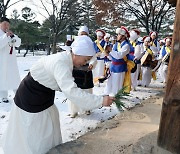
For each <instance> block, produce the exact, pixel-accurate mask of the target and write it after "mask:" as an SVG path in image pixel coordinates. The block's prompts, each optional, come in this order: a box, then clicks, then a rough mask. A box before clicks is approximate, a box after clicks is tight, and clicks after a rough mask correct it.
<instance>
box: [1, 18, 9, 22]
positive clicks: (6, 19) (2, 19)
mask: <svg viewBox="0 0 180 154" xmlns="http://www.w3.org/2000/svg"><path fill="white" fill-rule="evenodd" d="M3 21H7V22H9V23H10V20H9V19H8V18H6V17H1V19H0V22H3Z"/></svg>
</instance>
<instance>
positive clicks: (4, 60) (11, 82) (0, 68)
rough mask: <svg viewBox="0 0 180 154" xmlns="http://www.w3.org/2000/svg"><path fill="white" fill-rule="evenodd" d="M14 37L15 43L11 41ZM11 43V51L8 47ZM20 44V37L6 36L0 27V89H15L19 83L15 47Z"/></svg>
mask: <svg viewBox="0 0 180 154" xmlns="http://www.w3.org/2000/svg"><path fill="white" fill-rule="evenodd" d="M12 39H15V40H16V42H15V43H13V44H12V43H11V41H12ZM12 45H13V52H12V54H10V49H11V47H10V46H12ZM20 45H21V39H20V38H19V37H18V36H17V35H14V37H13V38H11V37H10V36H7V35H6V33H5V32H4V31H2V30H1V29H0V91H6V90H16V89H17V88H18V86H19V84H20V75H19V70H18V66H17V59H16V52H15V47H19V46H20Z"/></svg>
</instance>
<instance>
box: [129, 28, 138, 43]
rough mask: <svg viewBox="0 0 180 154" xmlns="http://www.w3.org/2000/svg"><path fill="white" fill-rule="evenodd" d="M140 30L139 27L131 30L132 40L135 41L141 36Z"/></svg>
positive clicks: (130, 38)
mask: <svg viewBox="0 0 180 154" xmlns="http://www.w3.org/2000/svg"><path fill="white" fill-rule="evenodd" d="M139 34H140V31H139V30H137V29H133V30H131V31H130V37H129V40H130V41H135V40H136V39H137V38H138V37H139Z"/></svg>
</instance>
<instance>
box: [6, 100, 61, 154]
mask: <svg viewBox="0 0 180 154" xmlns="http://www.w3.org/2000/svg"><path fill="white" fill-rule="evenodd" d="M3 142H4V143H3V145H2V146H3V150H4V154H45V153H46V152H47V151H48V150H50V149H51V148H52V147H55V146H56V145H58V144H60V143H61V142H62V139H61V131H60V122H59V112H58V110H57V108H56V106H55V105H53V106H51V107H50V108H48V109H46V110H44V111H42V112H39V113H29V112H26V111H24V110H21V109H20V108H19V107H17V106H16V105H15V104H14V103H13V105H12V109H11V114H10V117H9V123H8V126H7V129H6V133H5V135H4V136H3Z"/></svg>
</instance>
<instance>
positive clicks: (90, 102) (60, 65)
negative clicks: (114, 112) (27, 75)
mask: <svg viewBox="0 0 180 154" xmlns="http://www.w3.org/2000/svg"><path fill="white" fill-rule="evenodd" d="M72 71H73V62H72V56H71V53H70V51H64V52H61V53H57V54H55V55H50V56H48V57H44V58H42V59H40V60H39V61H38V63H36V65H34V66H33V67H32V68H31V69H30V72H31V75H32V77H33V79H34V80H35V81H38V82H39V83H40V84H42V85H44V86H45V87H48V88H50V89H52V90H60V91H62V92H63V93H64V94H65V96H66V97H67V98H68V99H69V100H70V101H72V102H73V103H74V104H75V105H77V106H78V107H80V108H82V109H84V110H90V109H95V108H98V107H101V106H102V102H103V97H102V96H95V95H92V94H89V93H87V92H85V91H84V90H82V89H80V88H77V85H76V83H75V82H74V78H73V76H72ZM77 96H78V97H77Z"/></svg>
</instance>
